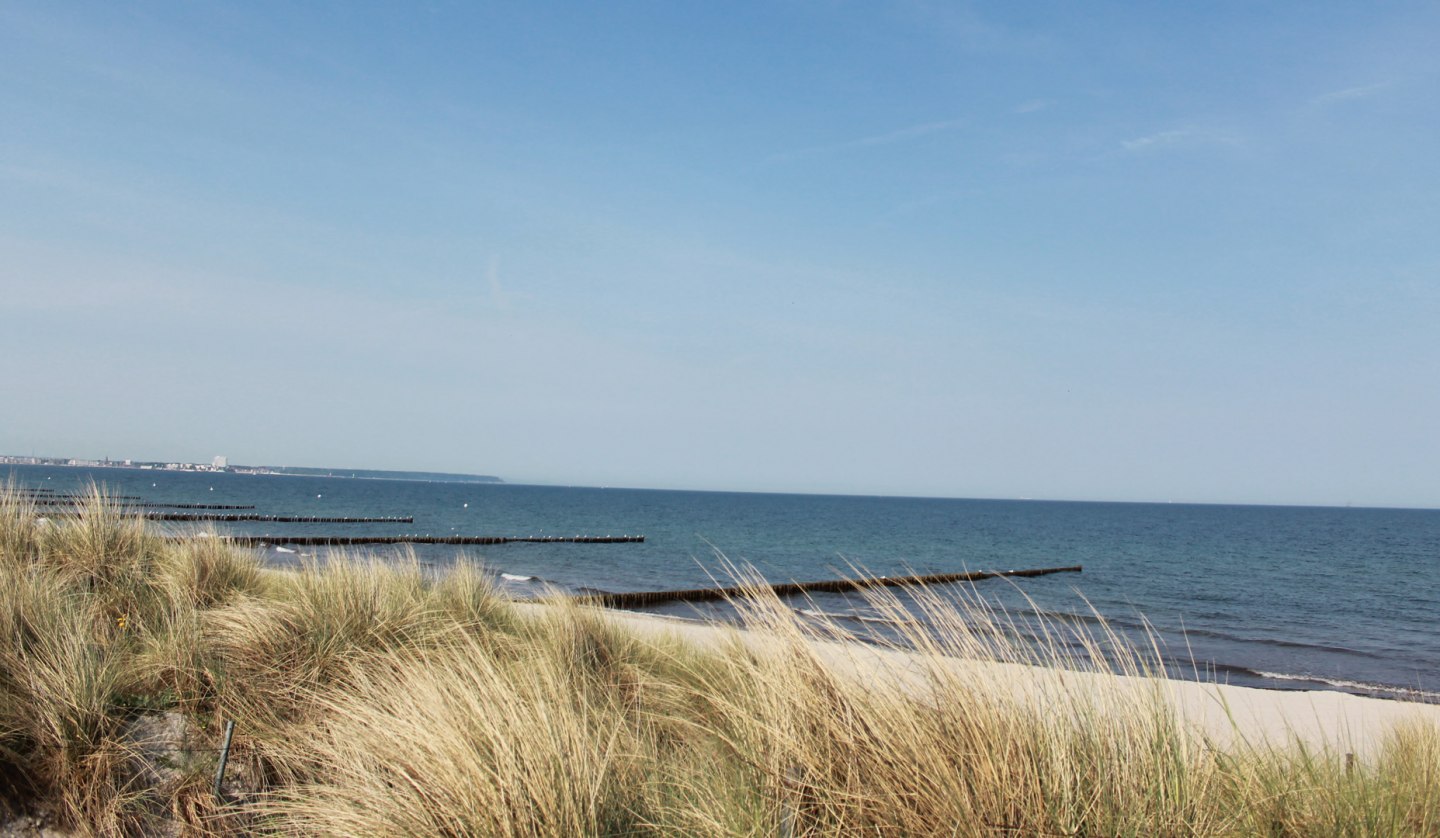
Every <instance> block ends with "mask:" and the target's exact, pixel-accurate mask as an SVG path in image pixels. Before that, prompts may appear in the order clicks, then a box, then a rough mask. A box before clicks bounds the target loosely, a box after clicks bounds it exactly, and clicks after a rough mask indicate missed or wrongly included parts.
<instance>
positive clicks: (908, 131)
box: [765, 119, 965, 163]
mask: <svg viewBox="0 0 1440 838" xmlns="http://www.w3.org/2000/svg"><path fill="white" fill-rule="evenodd" d="M964 122H965V120H963V119H946V120H941V121H939V122H924V123H920V124H918V125H907V126H905V127H904V128H896V129H895V130H893V131H886V132H884V133H881V134H872V135H870V136H868V137H860V138H858V139H854V140H846V141H844V142H838V143H827V144H825V145H817V146H809V147H807V148H800V149H795V150H793V151H782V152H780V153H778V154H772V155H770V156H769V157H767V158H765V162H767V163H779V162H783V161H786V160H795V159H797V158H801V157H810V156H812V155H816V154H828V153H830V152H835V151H845V150H847V149H855V148H874V147H876V146H884V145H891V144H893V143H900V142H905V141H907V140H913V139H915V138H917V137H923V136H925V135H927V134H934V133H937V132H939V131H945V130H948V129H950V128H955V127H957V126H959V125H961V124H963V123H964Z"/></svg>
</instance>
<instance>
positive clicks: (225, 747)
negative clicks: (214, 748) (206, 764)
mask: <svg viewBox="0 0 1440 838" xmlns="http://www.w3.org/2000/svg"><path fill="white" fill-rule="evenodd" d="M233 738H235V720H234V719H231V720H229V721H227V722H225V741H224V742H222V743H221V744H220V765H219V767H218V768H216V769H215V796H216V797H221V796H222V795H221V794H220V783H221V781H223V780H224V779H225V764H226V763H227V762H229V761H230V740H231V739H233Z"/></svg>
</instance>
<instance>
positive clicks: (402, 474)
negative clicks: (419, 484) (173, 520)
mask: <svg viewBox="0 0 1440 838" xmlns="http://www.w3.org/2000/svg"><path fill="white" fill-rule="evenodd" d="M0 465H10V466H60V467H66V468H123V469H134V470H140V471H179V472H203V473H208V474H278V475H285V476H288V477H349V478H355V479H358V480H416V481H424V482H428V483H504V482H505V481H504V480H502V479H501V478H499V477H495V476H493V475H489V474H456V473H452V472H443V471H387V470H384V469H368V468H309V467H304V466H245V465H230V463H229V462H228V461H227V459H226V458H225V457H216V458H215V459H214V460H212V461H211V462H209V463H184V462H163V461H146V460H112V459H110V458H108V457H107V458H105V459H102V460H87V459H81V458H77V457H34V456H28V457H21V456H16V455H13V454H0Z"/></svg>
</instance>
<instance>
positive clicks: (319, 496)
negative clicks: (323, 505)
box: [315, 495, 325, 498]
mask: <svg viewBox="0 0 1440 838" xmlns="http://www.w3.org/2000/svg"><path fill="white" fill-rule="evenodd" d="M315 497H317V498H323V497H325V496H324V495H316V496H315Z"/></svg>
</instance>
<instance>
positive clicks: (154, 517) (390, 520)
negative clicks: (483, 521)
mask: <svg viewBox="0 0 1440 838" xmlns="http://www.w3.org/2000/svg"><path fill="white" fill-rule="evenodd" d="M141 517H143V518H144V519H145V520H147V521H263V522H265V523H271V524H413V523H415V517H414V516H412V515H399V516H389V517H383V518H333V517H324V516H318V515H248V514H235V515H223V514H215V515H210V514H206V513H190V512H145V513H142V515H141Z"/></svg>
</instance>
